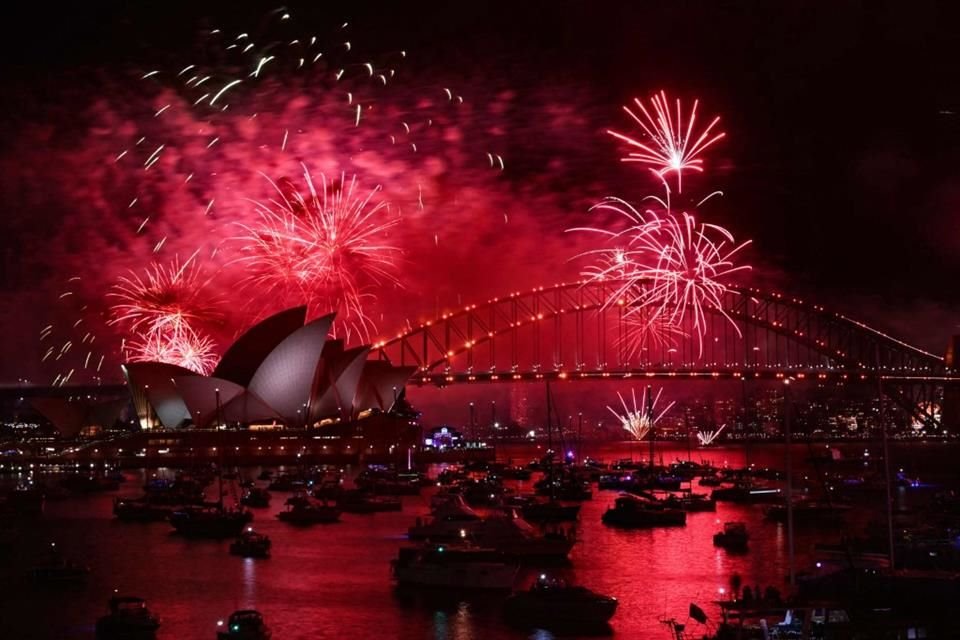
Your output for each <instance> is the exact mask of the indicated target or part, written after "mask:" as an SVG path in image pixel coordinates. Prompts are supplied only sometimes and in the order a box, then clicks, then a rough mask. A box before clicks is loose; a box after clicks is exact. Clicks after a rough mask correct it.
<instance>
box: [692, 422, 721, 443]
mask: <svg viewBox="0 0 960 640" xmlns="http://www.w3.org/2000/svg"><path fill="white" fill-rule="evenodd" d="M726 426H727V425H726V423H724V424H722V425H720V428H719V429H717V430H716V431H708V430H703V431H697V440H699V441H700V446H701V447H707V446H710V445H711V444H713V441H714V440H716V439H717V438H718V437H719V436H720V434H721V433H722V432H723V429H724V427H726Z"/></svg>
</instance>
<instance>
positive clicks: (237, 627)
mask: <svg viewBox="0 0 960 640" xmlns="http://www.w3.org/2000/svg"><path fill="white" fill-rule="evenodd" d="M271 637H273V633H272V632H271V631H270V627H268V626H267V625H266V623H265V622H264V621H263V615H261V614H260V612H259V611H254V610H253V609H241V610H239V611H234V612H233V613H231V614H230V617H229V618H228V619H227V622H226V624H224V622H223V620H218V621H217V640H270V638H271Z"/></svg>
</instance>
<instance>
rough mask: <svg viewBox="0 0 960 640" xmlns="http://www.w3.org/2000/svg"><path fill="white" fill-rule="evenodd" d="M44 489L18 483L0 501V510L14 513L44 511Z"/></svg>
mask: <svg viewBox="0 0 960 640" xmlns="http://www.w3.org/2000/svg"><path fill="white" fill-rule="evenodd" d="M44 497H45V496H44V491H43V490H42V489H38V488H36V487H27V486H24V485H18V486H17V487H16V488H14V489H13V490H12V491H9V492H7V494H6V496H5V497H4V499H3V500H2V501H0V512H3V513H10V514H14V515H39V514H41V513H43V500H44Z"/></svg>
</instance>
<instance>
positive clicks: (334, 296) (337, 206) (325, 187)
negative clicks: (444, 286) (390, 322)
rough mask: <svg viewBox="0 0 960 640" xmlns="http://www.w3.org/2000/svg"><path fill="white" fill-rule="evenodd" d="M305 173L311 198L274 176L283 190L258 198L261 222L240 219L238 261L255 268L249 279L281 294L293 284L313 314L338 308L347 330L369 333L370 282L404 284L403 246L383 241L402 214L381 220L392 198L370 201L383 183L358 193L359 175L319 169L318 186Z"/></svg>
mask: <svg viewBox="0 0 960 640" xmlns="http://www.w3.org/2000/svg"><path fill="white" fill-rule="evenodd" d="M303 172H304V173H303V177H304V182H305V184H306V185H307V189H308V194H307V196H306V197H305V196H304V195H303V194H301V193H300V192H299V191H296V190H294V191H293V192H292V193H286V192H284V190H283V189H282V188H281V187H280V186H279V185H278V184H277V183H275V182H273V181H272V180H271V181H270V183H271V184H272V185H273V187H274V189H275V190H276V192H277V194H278V196H279V197H278V198H275V199H273V200H271V201H270V202H269V203H262V202H256V201H254V204H255V206H256V208H257V212H258V214H259V216H260V220H259V224H257V225H256V226H249V225H244V224H240V225H239V226H240V227H241V228H242V229H243V230H244V234H243V235H242V236H239V237H238V238H235V240H238V241H240V242H241V243H243V246H242V248H241V253H242V255H241V256H240V257H239V258H237V259H236V260H235V262H238V263H241V264H243V265H245V266H246V267H247V268H248V269H249V270H250V275H249V276H248V277H247V279H246V282H247V284H248V285H250V286H253V287H254V288H256V289H262V288H265V289H266V290H268V291H273V292H280V293H282V292H285V291H289V290H290V289H291V288H294V289H295V290H297V291H298V292H299V295H300V298H301V301H302V302H305V303H306V304H307V305H308V307H309V308H310V310H311V312H313V313H315V314H317V313H326V312H327V311H330V310H331V309H334V310H339V311H340V312H341V317H340V318H338V320H339V321H340V322H341V323H342V324H341V327H342V328H343V329H344V331H345V332H346V336H347V337H349V336H350V334H351V333H356V334H357V335H358V336H360V337H361V338H363V339H369V337H370V334H371V331H372V330H374V328H375V327H374V324H373V322H372V321H371V319H370V318H369V316H368V314H367V313H366V312H365V311H364V306H365V305H364V302H365V301H369V300H371V299H375V294H374V293H373V292H372V291H371V288H372V286H377V287H380V286H383V285H385V284H392V285H399V284H400V283H399V280H398V279H397V277H396V275H395V268H396V255H397V254H398V252H399V249H398V248H397V247H395V246H393V245H390V244H387V243H384V242H382V241H381V240H380V237H381V236H383V235H384V234H385V233H386V232H387V231H388V230H390V229H391V228H392V227H394V226H396V225H397V224H399V222H400V220H399V218H393V219H387V220H383V217H384V214H386V213H387V212H388V211H389V206H388V204H387V203H386V202H385V201H379V202H376V203H375V204H374V203H372V200H373V198H374V196H376V195H377V194H378V193H380V187H379V186H377V187H375V188H374V189H372V190H371V191H369V192H368V193H367V194H366V195H365V196H361V195H360V194H359V186H358V185H359V183H358V181H357V178H356V176H351V177H350V178H347V177H346V175H345V174H341V175H340V179H339V181H335V180H330V179H328V178H327V176H326V175H324V174H321V176H320V185H319V186H320V189H319V190H318V189H317V185H316V184H315V182H314V180H313V178H312V176H311V175H310V172H309V170H308V169H307V168H306V167H303ZM268 180H269V178H268Z"/></svg>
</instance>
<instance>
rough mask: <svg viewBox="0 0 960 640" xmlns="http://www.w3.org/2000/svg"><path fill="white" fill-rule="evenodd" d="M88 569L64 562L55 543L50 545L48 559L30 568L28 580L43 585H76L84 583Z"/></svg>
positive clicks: (88, 573) (70, 562)
mask: <svg viewBox="0 0 960 640" xmlns="http://www.w3.org/2000/svg"><path fill="white" fill-rule="evenodd" d="M89 575H90V567H87V566H84V565H81V564H77V563H75V562H73V561H72V560H66V559H64V558H63V556H61V555H60V552H59V551H57V546H56V543H50V559H49V560H48V561H47V562H45V563H43V564H39V565H37V566H35V567H31V568H30V578H31V579H32V580H33V581H34V582H37V583H43V584H76V583H82V582H85V581H86V579H87V576H89Z"/></svg>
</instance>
